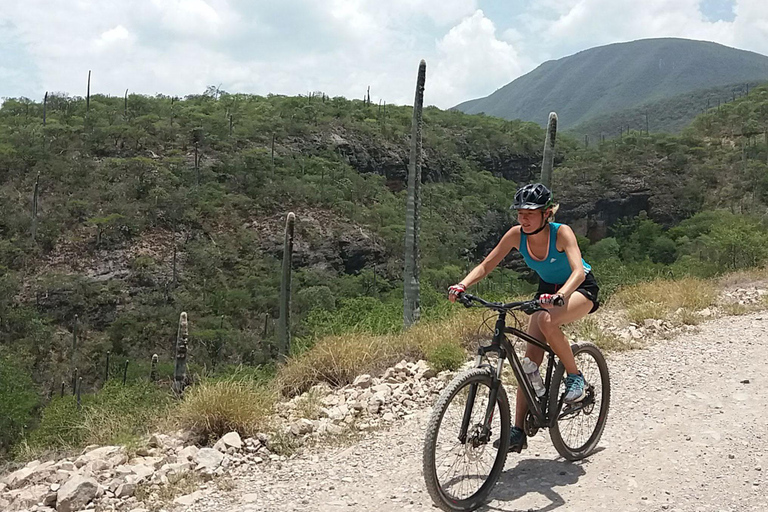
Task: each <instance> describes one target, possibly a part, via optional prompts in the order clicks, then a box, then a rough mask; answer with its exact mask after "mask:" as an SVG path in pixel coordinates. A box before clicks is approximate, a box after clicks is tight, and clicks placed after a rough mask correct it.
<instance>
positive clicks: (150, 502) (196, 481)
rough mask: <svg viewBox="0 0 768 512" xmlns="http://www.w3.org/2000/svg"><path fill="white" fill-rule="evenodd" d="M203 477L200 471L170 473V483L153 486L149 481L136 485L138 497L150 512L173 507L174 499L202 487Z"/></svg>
mask: <svg viewBox="0 0 768 512" xmlns="http://www.w3.org/2000/svg"><path fill="white" fill-rule="evenodd" d="M203 481H204V480H203V478H202V476H201V475H200V474H198V473H192V472H187V473H181V474H178V475H176V474H169V475H168V485H161V486H159V487H152V486H151V485H150V484H149V483H142V484H139V485H138V486H136V493H135V496H136V499H137V500H138V501H139V502H141V503H142V504H143V505H144V506H145V507H147V510H149V511H150V512H159V511H161V510H167V509H169V508H172V507H173V506H174V505H173V500H174V499H176V498H178V497H179V496H185V495H187V494H191V493H193V492H195V491H196V490H198V489H199V488H200V484H201V483H203Z"/></svg>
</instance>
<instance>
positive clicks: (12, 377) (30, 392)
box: [0, 354, 39, 455]
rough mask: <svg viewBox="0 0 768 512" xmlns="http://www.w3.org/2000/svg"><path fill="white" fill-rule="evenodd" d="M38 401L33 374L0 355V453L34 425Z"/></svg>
mask: <svg viewBox="0 0 768 512" xmlns="http://www.w3.org/2000/svg"><path fill="white" fill-rule="evenodd" d="M38 403H39V401H38V396H37V393H36V392H35V384H34V382H32V377H31V376H30V374H29V373H28V372H27V371H26V370H25V369H24V368H23V367H22V366H21V365H20V364H18V363H16V362H14V361H13V360H12V359H11V358H10V357H8V356H4V355H2V354H0V455H1V454H2V453H3V452H4V451H7V450H8V449H9V448H10V446H11V444H12V443H13V442H14V441H15V440H16V439H17V437H18V436H19V434H20V433H21V432H22V431H23V430H24V429H25V428H30V427H31V426H32V423H33V420H34V411H35V408H36V407H37V405H38Z"/></svg>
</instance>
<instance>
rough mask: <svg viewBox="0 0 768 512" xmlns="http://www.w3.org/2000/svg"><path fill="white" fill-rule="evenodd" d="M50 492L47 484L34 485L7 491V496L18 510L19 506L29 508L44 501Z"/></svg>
mask: <svg viewBox="0 0 768 512" xmlns="http://www.w3.org/2000/svg"><path fill="white" fill-rule="evenodd" d="M49 493H50V490H49V489H48V486H47V485H33V486H30V487H24V488H23V489H17V490H15V491H11V492H9V493H6V495H5V496H6V497H7V498H9V499H10V501H11V503H13V504H14V507H15V508H16V509H17V510H18V508H19V507H21V508H22V509H27V508H32V507H34V506H36V505H37V504H38V503H42V502H43V501H44V500H45V498H46V496H47V495H48V494H49Z"/></svg>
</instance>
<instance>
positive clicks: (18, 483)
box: [0, 432, 269, 512]
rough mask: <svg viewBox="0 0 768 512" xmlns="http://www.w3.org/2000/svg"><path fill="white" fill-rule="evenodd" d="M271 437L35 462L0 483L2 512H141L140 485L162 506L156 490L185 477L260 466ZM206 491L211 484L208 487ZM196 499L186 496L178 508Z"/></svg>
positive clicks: (168, 442)
mask: <svg viewBox="0 0 768 512" xmlns="http://www.w3.org/2000/svg"><path fill="white" fill-rule="evenodd" d="M265 439H266V436H259V438H248V439H246V440H244V441H243V440H242V439H241V438H240V436H239V435H238V434H237V432H230V433H229V434H227V435H226V436H224V437H222V438H221V439H220V440H219V441H218V442H217V443H216V445H215V446H214V447H213V448H198V447H196V446H194V445H188V446H185V436H184V435H183V434H182V433H177V435H174V436H169V435H164V434H155V435H153V436H152V437H151V438H150V439H149V441H148V443H147V446H146V447H144V448H140V449H139V450H138V451H137V454H136V456H134V457H131V458H129V456H128V454H127V453H126V450H125V448H124V447H122V446H102V447H95V446H89V447H87V448H86V449H85V450H84V451H83V453H82V455H80V456H79V457H76V458H68V459H64V460H61V461H58V462H53V461H49V462H42V463H41V462H39V461H33V462H30V463H28V464H27V465H26V466H24V467H23V468H21V469H19V470H17V471H15V472H13V473H11V474H9V475H7V476H6V477H5V478H3V479H2V480H1V481H0V510H3V511H6V510H7V511H22V510H30V511H33V512H53V511H54V510H55V511H57V512H73V511H78V510H84V509H90V508H94V507H95V506H97V505H98V508H99V509H101V510H136V511H139V510H142V509H141V508H138V507H139V505H140V503H139V501H138V499H137V498H136V496H135V493H136V491H137V489H138V487H139V486H143V487H144V488H145V490H146V494H147V496H148V499H149V501H150V502H151V501H153V500H155V501H157V491H158V490H159V488H160V487H161V486H163V485H167V484H168V483H169V482H170V481H172V480H174V481H175V480H178V479H179V478H180V477H183V476H184V475H185V474H195V475H197V476H198V477H199V478H200V480H203V481H206V480H211V479H212V478H213V477H214V476H220V475H223V474H224V473H225V472H226V470H227V468H228V467H230V466H235V465H240V464H242V463H243V461H244V459H245V458H246V454H247V456H248V457H250V462H251V463H253V464H256V463H257V462H258V461H259V459H260V458H261V457H259V456H262V457H263V456H265V455H266V454H269V450H268V449H267V448H266V446H265V442H264V441H265ZM203 487H207V485H205V484H203ZM204 493H205V489H204V488H203V489H201V490H200V492H199V493H198V494H197V495H196V496H194V497H193V498H190V497H189V496H187V497H182V498H178V500H181V501H180V502H179V503H180V504H183V502H186V501H190V499H192V500H194V499H195V498H199V497H200V496H202V495H204Z"/></svg>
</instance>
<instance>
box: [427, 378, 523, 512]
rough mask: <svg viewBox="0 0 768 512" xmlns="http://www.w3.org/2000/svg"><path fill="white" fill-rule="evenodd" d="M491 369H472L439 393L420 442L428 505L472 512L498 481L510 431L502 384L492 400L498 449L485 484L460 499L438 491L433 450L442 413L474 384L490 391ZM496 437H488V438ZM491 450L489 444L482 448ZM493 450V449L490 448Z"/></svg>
mask: <svg viewBox="0 0 768 512" xmlns="http://www.w3.org/2000/svg"><path fill="white" fill-rule="evenodd" d="M492 371H493V370H492V369H491V368H474V369H472V370H469V371H467V372H464V373H461V374H460V375H457V376H456V377H455V378H454V379H453V380H452V381H451V382H450V383H449V384H448V386H446V387H445V389H443V391H442V392H441V393H440V396H439V397H438V399H437V402H436V403H435V406H434V407H433V409H432V415H431V417H430V419H429V423H428V424H427V432H426V436H425V440H424V452H423V457H422V465H423V471H424V480H425V482H426V485H427V491H428V492H429V495H430V497H431V498H432V501H433V502H434V503H435V505H437V506H438V507H440V508H442V509H443V510H446V511H449V512H464V511H470V510H475V509H476V508H478V507H480V506H481V505H483V504H484V503H485V500H486V499H487V498H488V495H489V494H490V492H491V490H492V489H493V486H494V485H496V481H497V480H498V479H499V476H500V475H501V472H502V470H503V469H504V464H505V463H506V460H507V450H508V449H509V435H510V428H511V417H510V409H509V398H508V396H507V392H506V390H505V389H504V386H503V385H502V384H500V385H499V392H498V394H497V397H496V406H497V407H498V408H499V418H500V427H501V428H500V430H501V432H500V443H499V444H500V446H499V449H498V452H497V454H496V458H495V459H494V463H493V466H492V469H491V471H490V473H489V475H488V477H487V478H486V480H485V482H484V483H483V484H482V485H481V486H480V488H479V489H478V490H477V492H475V493H474V494H472V495H470V496H468V497H466V498H464V499H455V498H453V497H451V496H449V495H448V494H447V493H446V492H445V491H444V489H443V488H442V487H441V485H440V482H439V481H438V475H437V464H436V461H435V450H436V443H437V438H438V433H439V431H440V426H441V424H442V421H443V418H444V415H445V412H446V411H447V409H448V406H449V405H450V404H451V401H452V400H453V399H454V398H455V397H456V396H457V395H458V393H459V391H461V390H462V389H463V388H464V387H466V386H468V385H470V384H472V383H478V384H481V385H485V386H487V387H488V389H489V390H490V386H491V382H492V380H493V373H492ZM495 437H496V436H495V434H492V436H491V438H492V439H494V438H495ZM485 446H489V447H491V448H492V442H491V443H488V444H486V445H485ZM492 449H493V448H492Z"/></svg>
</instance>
